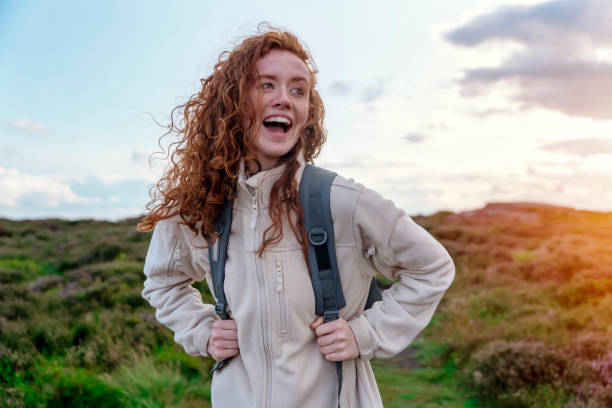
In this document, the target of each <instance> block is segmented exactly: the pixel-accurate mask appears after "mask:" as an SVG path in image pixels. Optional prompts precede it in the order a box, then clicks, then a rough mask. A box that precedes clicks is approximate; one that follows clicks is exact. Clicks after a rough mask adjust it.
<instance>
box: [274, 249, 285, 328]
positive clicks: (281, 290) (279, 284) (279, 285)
mask: <svg viewBox="0 0 612 408" xmlns="http://www.w3.org/2000/svg"><path fill="white" fill-rule="evenodd" d="M274 266H275V269H276V293H277V294H278V310H279V313H280V335H281V336H286V335H287V334H289V328H288V324H287V301H286V297H285V287H284V286H285V285H284V283H285V282H284V276H283V261H282V259H275V260H274Z"/></svg>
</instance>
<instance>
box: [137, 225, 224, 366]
mask: <svg viewBox="0 0 612 408" xmlns="http://www.w3.org/2000/svg"><path fill="white" fill-rule="evenodd" d="M192 235H193V234H192V232H191V231H190V230H189V228H186V227H185V228H183V227H182V226H181V225H179V224H178V222H177V218H176V217H175V218H171V219H166V220H162V221H159V222H158V223H157V225H156V226H155V230H154V231H153V237H152V238H151V243H150V245H149V251H148V252H147V257H146V260H145V266H144V273H145V275H146V280H145V282H144V289H143V291H142V296H143V297H144V298H145V299H146V300H147V301H148V302H149V303H150V304H151V306H153V307H154V308H155V309H156V311H155V317H156V318H157V320H158V321H159V322H160V323H161V324H163V325H164V326H166V327H168V328H169V329H170V330H172V331H173V332H174V341H176V342H177V343H178V344H180V345H182V346H183V348H184V349H185V351H186V352H187V353H188V354H191V355H202V356H208V354H207V352H206V347H207V344H208V338H209V337H210V333H211V331H212V325H213V323H214V322H215V320H216V319H217V315H216V313H215V310H214V306H213V305H210V304H204V303H203V302H202V295H201V294H200V292H199V291H198V290H197V289H195V288H194V287H192V286H191V284H192V283H193V282H194V281H200V280H202V279H204V278H205V276H206V270H208V256H207V255H206V257H204V256H203V254H204V253H206V252H207V251H206V250H204V249H202V250H197V251H196V250H195V249H194V248H192V246H191V245H192V244H191V238H192ZM199 238H200V237H199ZM200 239H201V238H200ZM202 242H203V240H202Z"/></svg>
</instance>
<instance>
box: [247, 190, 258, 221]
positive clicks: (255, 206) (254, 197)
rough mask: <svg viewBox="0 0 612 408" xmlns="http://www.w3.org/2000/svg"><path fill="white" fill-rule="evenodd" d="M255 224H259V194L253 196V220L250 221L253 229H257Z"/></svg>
mask: <svg viewBox="0 0 612 408" xmlns="http://www.w3.org/2000/svg"><path fill="white" fill-rule="evenodd" d="M255 225H257V194H255V195H254V196H253V203H252V204H251V221H250V223H249V226H250V227H251V229H255Z"/></svg>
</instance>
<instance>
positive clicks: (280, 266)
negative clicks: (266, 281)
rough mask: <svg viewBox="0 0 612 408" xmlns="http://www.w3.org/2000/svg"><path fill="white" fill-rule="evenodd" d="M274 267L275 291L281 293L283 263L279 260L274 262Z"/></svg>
mask: <svg viewBox="0 0 612 408" xmlns="http://www.w3.org/2000/svg"><path fill="white" fill-rule="evenodd" d="M274 266H276V291H277V292H279V293H280V292H282V291H283V261H281V260H280V259H275V260H274Z"/></svg>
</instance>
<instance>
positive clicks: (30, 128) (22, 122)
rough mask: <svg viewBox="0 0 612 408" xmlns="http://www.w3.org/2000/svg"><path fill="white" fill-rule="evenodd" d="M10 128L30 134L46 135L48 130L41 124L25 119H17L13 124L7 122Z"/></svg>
mask: <svg viewBox="0 0 612 408" xmlns="http://www.w3.org/2000/svg"><path fill="white" fill-rule="evenodd" d="M6 125H8V126H9V127H11V128H13V129H16V130H21V131H24V132H29V133H45V132H46V131H47V128H46V127H45V126H44V125H42V124H40V123H36V122H33V121H31V120H28V119H25V118H17V119H15V120H13V121H11V122H7V123H6Z"/></svg>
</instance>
